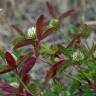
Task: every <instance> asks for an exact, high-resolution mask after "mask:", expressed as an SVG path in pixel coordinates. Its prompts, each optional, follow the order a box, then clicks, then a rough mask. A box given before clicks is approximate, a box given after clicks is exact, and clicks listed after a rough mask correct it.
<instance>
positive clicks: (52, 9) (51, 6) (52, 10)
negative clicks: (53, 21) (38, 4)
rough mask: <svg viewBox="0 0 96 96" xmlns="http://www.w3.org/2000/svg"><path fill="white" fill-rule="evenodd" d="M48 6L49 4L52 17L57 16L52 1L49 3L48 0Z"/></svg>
mask: <svg viewBox="0 0 96 96" xmlns="http://www.w3.org/2000/svg"><path fill="white" fill-rule="evenodd" d="M46 6H47V8H48V11H49V13H50V15H51V16H52V17H54V18H56V15H55V13H54V11H55V8H54V7H53V5H51V3H49V2H46Z"/></svg>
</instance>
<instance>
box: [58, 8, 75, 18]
mask: <svg viewBox="0 0 96 96" xmlns="http://www.w3.org/2000/svg"><path fill="white" fill-rule="evenodd" d="M74 12H75V10H74V9H71V10H68V11H67V12H64V13H63V14H62V15H61V16H59V20H62V19H64V18H65V17H67V16H71V15H73V13H74Z"/></svg>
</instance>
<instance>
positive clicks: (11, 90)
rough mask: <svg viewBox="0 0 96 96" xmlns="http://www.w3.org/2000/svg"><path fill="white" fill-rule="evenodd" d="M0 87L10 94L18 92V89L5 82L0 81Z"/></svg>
mask: <svg viewBox="0 0 96 96" xmlns="http://www.w3.org/2000/svg"><path fill="white" fill-rule="evenodd" d="M0 89H1V90H3V91H5V92H8V93H11V94H17V93H18V89H17V88H15V87H13V86H11V85H9V84H7V83H0Z"/></svg>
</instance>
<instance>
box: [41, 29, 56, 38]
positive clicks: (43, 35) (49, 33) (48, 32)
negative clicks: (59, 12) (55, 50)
mask: <svg viewBox="0 0 96 96" xmlns="http://www.w3.org/2000/svg"><path fill="white" fill-rule="evenodd" d="M56 30H57V29H56V28H53V27H52V28H50V29H48V30H47V31H45V32H44V33H43V34H42V36H41V40H42V39H44V38H46V37H47V36H49V35H51V34H53V33H54V32H56Z"/></svg>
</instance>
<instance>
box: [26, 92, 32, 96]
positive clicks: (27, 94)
mask: <svg viewBox="0 0 96 96" xmlns="http://www.w3.org/2000/svg"><path fill="white" fill-rule="evenodd" d="M25 94H26V95H25V96H33V95H32V94H30V93H29V92H27V91H26V92H25Z"/></svg>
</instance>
